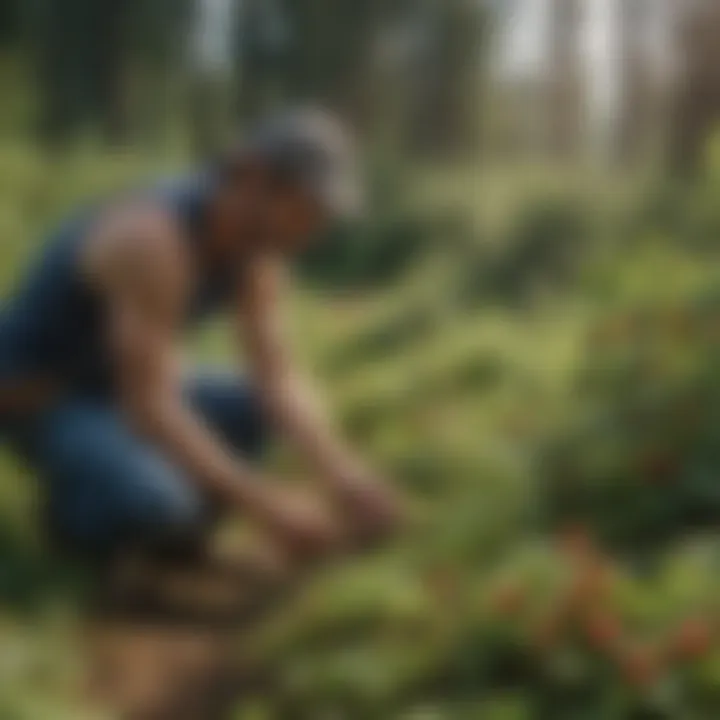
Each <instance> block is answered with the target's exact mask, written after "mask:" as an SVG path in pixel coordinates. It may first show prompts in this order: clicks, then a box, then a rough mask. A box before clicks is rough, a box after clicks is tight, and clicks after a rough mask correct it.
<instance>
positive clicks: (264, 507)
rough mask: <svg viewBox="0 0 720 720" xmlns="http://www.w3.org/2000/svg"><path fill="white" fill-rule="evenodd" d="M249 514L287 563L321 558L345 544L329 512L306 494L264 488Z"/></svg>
mask: <svg viewBox="0 0 720 720" xmlns="http://www.w3.org/2000/svg"><path fill="white" fill-rule="evenodd" d="M252 512H253V517H254V518H255V519H256V520H257V521H258V522H259V523H260V525H261V527H262V528H264V529H265V530H267V531H268V532H269V533H271V534H272V536H273V537H274V538H275V539H276V540H277V541H279V543H280V544H281V546H282V548H283V550H284V551H285V552H287V553H288V554H289V555H290V556H291V560H300V561H313V560H321V559H325V558H327V557H329V556H331V555H333V554H334V553H335V552H337V551H339V550H341V549H342V548H343V547H344V546H345V544H346V537H345V533H343V531H342V530H341V527H340V524H339V523H338V522H337V520H336V519H334V518H333V516H332V514H331V511H330V509H329V508H327V507H325V506H323V504H322V503H321V502H320V501H319V500H318V499H316V498H312V497H311V496H309V495H308V494H307V493H300V492H298V491H296V490H293V489H289V488H287V487H275V486H271V485H264V486H263V487H262V488H261V489H259V490H258V492H257V494H256V496H255V498H254V499H253V501H252Z"/></svg>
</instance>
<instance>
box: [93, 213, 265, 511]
mask: <svg viewBox="0 0 720 720" xmlns="http://www.w3.org/2000/svg"><path fill="white" fill-rule="evenodd" d="M86 261H87V262H86V269H87V272H88V273H89V274H90V276H91V279H92V281H93V282H94V284H95V285H96V287H98V289H99V290H100V292H102V293H103V294H104V295H105V298H106V302H107V308H108V327H107V332H108V342H109V344H110V348H111V352H112V357H113V359H114V362H115V367H116V373H117V381H118V386H119V391H120V400H121V403H122V407H123V410H124V411H125V413H126V415H127V417H128V419H129V421H130V422H131V423H132V424H133V425H134V426H135V427H136V428H137V429H138V430H139V431H140V432H141V433H143V434H145V435H147V436H149V437H151V438H152V439H153V440H154V441H156V442H158V443H159V444H161V445H162V446H163V447H165V448H166V450H167V451H168V453H169V454H171V455H172V457H174V458H176V459H177V460H178V461H179V462H180V463H181V464H182V465H183V466H184V467H185V468H186V469H187V471H188V474H189V475H190V476H191V477H193V478H195V479H196V480H197V482H200V483H201V484H202V485H203V486H204V488H205V489H206V490H207V491H208V492H210V493H212V494H213V495H215V496H217V497H219V498H222V499H223V500H225V501H227V502H230V503H237V504H241V503H248V502H249V503H251V502H252V499H253V484H254V483H253V482H252V477H251V472H250V470H249V469H248V468H246V467H244V466H243V465H242V464H240V463H239V462H238V461H237V460H236V459H235V458H233V457H232V456H231V455H230V454H229V453H228V452H227V450H226V449H225V448H223V447H222V446H221V445H220V444H219V442H218V441H217V440H216V439H215V438H214V436H212V435H211V434H210V433H209V431H208V430H207V429H206V428H205V427H204V426H203V424H202V423H201V422H200V420H199V419H198V418H196V417H195V416H194V414H193V413H192V412H191V411H190V410H189V409H188V408H187V407H186V406H185V404H184V403H183V400H182V392H181V389H180V377H179V367H178V365H179V364H178V362H177V357H176V341H177V332H178V329H179V327H180V324H181V322H182V316H183V313H184V309H185V302H186V299H187V297H188V294H189V290H190V284H191V282H192V278H191V275H190V268H189V265H188V262H187V258H186V257H185V255H184V250H183V244H182V242H181V236H180V231H179V229H178V228H176V227H175V224H174V222H173V220H172V219H171V218H170V217H168V216H167V215H166V214H165V213H164V212H163V211H162V210H160V209H156V208H154V207H152V206H136V207H129V208H125V209H121V210H120V211H118V212H116V213H113V214H112V215H109V216H108V217H107V218H105V219H104V220H103V221H102V222H101V223H100V225H99V227H98V228H97V231H96V233H95V237H94V238H93V242H92V243H91V244H90V250H89V252H88V256H87V258H86Z"/></svg>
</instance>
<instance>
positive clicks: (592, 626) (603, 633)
mask: <svg viewBox="0 0 720 720" xmlns="http://www.w3.org/2000/svg"><path fill="white" fill-rule="evenodd" d="M584 631H585V635H586V637H587V639H588V641H589V643H590V645H591V646H592V647H593V648H595V649H596V650H602V651H607V650H612V649H614V648H615V647H617V645H618V643H619V642H620V640H621V638H622V633H623V628H622V624H621V622H620V620H619V619H618V618H617V617H615V616H614V615H613V614H612V613H610V612H609V611H607V610H595V611H593V612H591V613H590V615H589V616H588V617H587V618H586V620H585V624H584Z"/></svg>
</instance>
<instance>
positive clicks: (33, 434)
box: [6, 375, 267, 551]
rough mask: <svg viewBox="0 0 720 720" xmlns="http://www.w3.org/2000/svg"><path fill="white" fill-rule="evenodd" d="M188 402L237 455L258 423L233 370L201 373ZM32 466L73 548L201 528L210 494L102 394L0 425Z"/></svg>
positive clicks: (256, 437) (252, 446) (248, 450)
mask: <svg viewBox="0 0 720 720" xmlns="http://www.w3.org/2000/svg"><path fill="white" fill-rule="evenodd" d="M187 398H188V403H189V405H190V406H191V407H192V408H193V409H194V410H195V412H196V413H197V414H198V416H199V417H200V418H201V419H202V420H203V421H204V422H205V423H206V424H207V425H208V426H209V427H210V428H211V429H212V430H213V431H214V432H216V433H217V434H218V436H219V437H220V438H222V439H223V440H224V441H225V442H226V443H227V444H229V445H230V446H231V447H232V448H234V449H235V450H236V451H237V452H238V453H239V454H241V455H242V456H244V457H245V458H246V459H257V458H258V457H259V456H260V454H261V452H262V449H263V447H264V445H265V441H266V437H267V426H266V424H265V421H264V419H263V414H262V412H261V410H260V406H259V402H258V400H257V398H256V397H254V395H253V393H252V391H251V389H250V388H249V387H248V386H247V385H246V384H245V383H243V382H242V381H240V380H239V379H237V378H233V377H224V376H217V375H214V376H213V375H204V376H200V377H198V378H196V379H194V380H193V381H191V382H190V383H189V384H188V388H187ZM6 435H7V436H8V437H10V439H11V443H13V444H15V445H16V447H17V448H18V450H20V451H21V454H22V455H24V456H25V457H26V459H28V460H29V462H30V465H31V467H32V468H33V469H34V470H35V471H36V472H37V474H38V476H39V478H40V483H41V492H45V493H46V494H47V508H48V512H49V520H50V522H51V523H52V526H53V527H54V528H55V529H56V530H57V531H58V532H59V533H60V534H61V536H62V537H63V538H64V539H65V540H67V541H69V542H70V543H72V545H73V546H75V547H80V548H85V549H88V550H98V551H103V550H105V549H107V548H111V547H112V546H115V545H117V544H118V543H128V542H130V543H135V542H138V543H142V542H144V541H146V540H147V542H148V543H152V542H153V540H155V539H157V540H158V542H162V541H163V540H164V539H170V538H173V537H178V538H180V537H184V536H186V535H187V536H189V535H191V534H194V533H195V532H196V531H199V530H201V529H202V528H204V527H206V526H207V524H208V522H209V521H210V518H211V517H212V516H213V514H214V513H213V512H212V502H211V500H210V498H208V497H205V496H204V494H203V492H202V490H201V487H200V485H199V484H198V483H196V482H193V479H192V478H189V477H187V475H186V473H185V472H184V471H183V469H181V468H180V467H178V466H177V465H176V464H175V463H174V462H173V460H172V459H171V458H169V457H167V456H166V455H165V454H164V453H163V452H162V451H161V450H160V449H158V448H157V447H155V446H153V445H152V444H151V443H150V442H148V441H146V440H145V439H143V438H141V437H139V436H138V435H136V434H134V433H133V432H132V430H131V429H130V428H129V427H128V425H127V424H126V422H125V420H124V419H123V417H122V416H121V414H120V412H119V410H118V408H117V407H115V405H114V404H113V403H112V402H111V401H109V400H103V399H96V398H82V397H76V398H70V399H66V400H64V401H63V402H61V403H59V404H58V405H57V406H55V407H53V408H52V409H50V410H48V411H46V412H44V413H42V414H41V415H40V416H39V417H37V418H35V419H34V420H33V421H32V422H31V423H29V424H27V425H26V426H25V427H22V428H20V427H16V428H13V427H12V426H11V427H10V428H9V432H8V433H6Z"/></svg>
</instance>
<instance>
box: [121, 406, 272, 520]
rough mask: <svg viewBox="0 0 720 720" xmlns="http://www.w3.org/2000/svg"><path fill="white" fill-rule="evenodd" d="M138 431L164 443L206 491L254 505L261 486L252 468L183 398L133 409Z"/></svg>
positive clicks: (236, 502)
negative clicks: (233, 451) (219, 438)
mask: <svg viewBox="0 0 720 720" xmlns="http://www.w3.org/2000/svg"><path fill="white" fill-rule="evenodd" d="M131 415H132V418H131V419H132V420H133V421H134V422H135V424H136V426H137V427H138V428H139V430H140V431H141V432H142V433H143V434H145V435H146V436H148V437H150V438H152V439H153V440H154V441H155V442H157V443H158V444H159V445H161V446H162V447H163V448H164V449H165V450H166V452H167V453H168V454H169V455H170V456H171V457H172V458H173V459H174V460H175V461H176V462H178V464H180V465H181V466H182V467H183V469H184V470H185V471H186V472H187V473H188V476H189V477H190V478H191V479H192V480H193V481H194V482H197V483H198V484H200V485H201V486H202V487H203V488H204V489H205V491H207V492H208V493H209V494H211V495H213V496H214V497H216V498H218V499H219V500H221V501H223V502H226V503H229V504H230V505H233V506H235V505H237V506H245V507H248V506H249V507H252V506H253V505H254V504H255V501H256V492H257V488H258V487H259V485H258V483H257V482H256V480H255V478H254V473H253V471H252V470H251V469H250V468H249V467H248V466H247V465H244V464H243V463H242V462H241V461H240V460H238V459H237V458H235V457H234V456H233V455H232V454H231V453H230V452H229V451H227V450H226V449H225V448H224V447H223V445H222V444H221V442H220V441H219V440H217V439H216V438H215V437H214V435H212V433H211V432H210V431H209V430H208V429H207V428H206V427H205V425H204V424H203V423H202V422H201V421H200V420H199V419H198V418H196V417H195V415H194V414H193V413H192V411H191V410H189V409H188V408H187V407H186V406H185V405H184V404H183V403H182V401H180V400H174V399H167V400H166V399H159V400H158V399H153V400H152V401H148V402H144V403H143V404H142V406H141V407H139V408H138V407H136V408H134V409H133V410H131Z"/></svg>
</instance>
